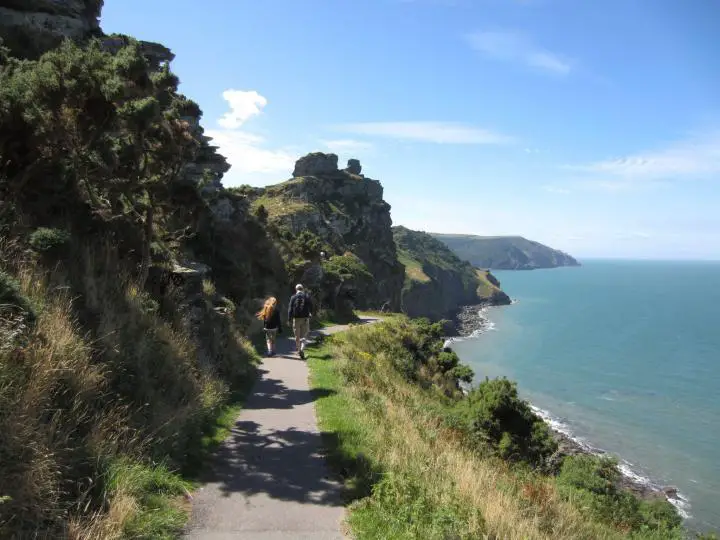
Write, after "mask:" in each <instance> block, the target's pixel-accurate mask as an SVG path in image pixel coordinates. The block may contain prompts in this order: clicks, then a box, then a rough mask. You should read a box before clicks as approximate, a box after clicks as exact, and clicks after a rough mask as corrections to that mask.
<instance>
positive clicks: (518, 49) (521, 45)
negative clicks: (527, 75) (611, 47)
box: [466, 31, 573, 75]
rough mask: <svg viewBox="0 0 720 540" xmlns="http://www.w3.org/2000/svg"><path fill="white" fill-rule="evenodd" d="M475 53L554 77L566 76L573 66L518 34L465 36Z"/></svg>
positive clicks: (481, 33) (490, 33)
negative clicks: (553, 75) (522, 65)
mask: <svg viewBox="0 0 720 540" xmlns="http://www.w3.org/2000/svg"><path fill="white" fill-rule="evenodd" d="M466 40H467V42H468V43H469V44H470V46H471V47H472V48H473V49H475V50H476V51H478V52H480V53H482V54H484V55H485V56H488V57H490V58H494V59H496V60H504V61H507V62H517V63H521V64H525V65H526V66H529V67H532V68H535V69H539V70H541V71H544V72H546V73H552V74H555V75H567V74H568V73H570V71H571V70H572V68H573V66H572V64H571V63H570V61H568V60H567V59H565V58H563V57H562V56H560V55H557V54H554V53H552V52H550V51H546V50H544V49H542V48H539V47H537V46H535V45H534V44H533V43H532V42H531V41H530V40H529V39H528V38H526V37H525V36H524V35H522V34H520V33H518V32H507V31H506V32H475V33H473V34H470V35H468V36H466Z"/></svg>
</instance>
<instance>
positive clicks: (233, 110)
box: [218, 90, 267, 129]
mask: <svg viewBox="0 0 720 540" xmlns="http://www.w3.org/2000/svg"><path fill="white" fill-rule="evenodd" d="M223 98H224V99H225V101H227V102H228V104H229V105H230V110H229V111H228V112H226V113H225V114H224V115H223V117H222V118H220V120H218V124H220V125H221V126H222V127H224V128H226V129H237V128H239V127H240V126H242V125H243V124H244V123H245V122H246V121H247V120H248V119H249V118H252V117H253V116H257V115H259V114H260V113H261V112H262V110H263V108H265V106H266V105H267V99H266V98H264V97H263V96H261V95H260V94H258V93H257V92H256V91H255V90H249V91H246V90H225V91H224V92H223Z"/></svg>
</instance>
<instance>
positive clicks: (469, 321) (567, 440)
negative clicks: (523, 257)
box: [451, 300, 691, 519]
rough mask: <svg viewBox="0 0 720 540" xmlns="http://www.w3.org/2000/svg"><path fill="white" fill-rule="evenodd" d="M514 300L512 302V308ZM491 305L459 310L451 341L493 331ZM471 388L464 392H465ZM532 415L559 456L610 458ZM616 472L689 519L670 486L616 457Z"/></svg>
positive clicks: (554, 422) (559, 425)
mask: <svg viewBox="0 0 720 540" xmlns="http://www.w3.org/2000/svg"><path fill="white" fill-rule="evenodd" d="M515 303H516V300H513V301H512V304H515ZM490 307H493V306H492V304H489V303H484V304H478V305H472V306H462V307H461V308H460V310H459V311H458V314H457V316H456V321H455V326H456V328H457V332H458V335H459V337H457V338H452V339H451V341H457V340H458V339H476V338H479V337H480V336H481V335H482V334H484V333H485V332H487V331H490V330H494V329H495V325H494V323H493V322H492V321H491V320H490V319H489V318H488V317H487V311H488V309H489V308H490ZM470 387H471V385H468V387H466V388H464V389H463V390H464V391H466V392H467V391H468V390H469V388H470ZM530 407H531V408H532V410H533V412H534V413H535V414H537V415H538V416H539V417H540V418H542V419H543V421H545V423H546V424H547V425H548V427H549V428H550V431H551V433H552V435H553V436H554V438H555V440H556V441H557V443H558V456H570V455H578V454H587V455H594V456H604V455H609V454H608V453H607V452H606V451H604V450H602V449H601V448H597V447H595V446H593V445H591V444H589V443H587V442H586V441H584V440H582V439H580V438H578V437H576V436H575V435H573V433H572V431H571V429H570V428H569V427H568V426H566V425H565V424H564V423H563V422H561V421H560V420H558V419H556V418H555V417H553V415H552V414H551V413H550V412H548V411H546V410H543V409H541V408H539V407H537V406H535V405H534V404H532V403H530ZM618 469H619V471H620V473H621V474H620V481H619V487H621V488H622V489H626V490H628V491H630V492H632V493H633V494H634V495H635V496H637V497H639V498H641V499H645V500H654V499H661V500H667V501H668V502H669V503H670V504H672V505H673V506H674V507H675V508H676V509H677V511H678V513H679V514H680V516H682V517H683V519H688V518H690V517H691V515H690V514H689V508H690V504H689V501H688V499H687V498H686V497H684V496H683V495H682V493H680V492H679V491H678V489H677V488H675V487H673V486H663V485H660V484H658V483H656V482H654V481H652V480H651V479H650V478H646V477H644V476H642V475H640V474H638V473H636V472H635V471H633V469H632V464H631V463H629V462H626V461H624V460H622V458H619V457H618Z"/></svg>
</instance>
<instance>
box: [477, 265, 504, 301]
mask: <svg viewBox="0 0 720 540" xmlns="http://www.w3.org/2000/svg"><path fill="white" fill-rule="evenodd" d="M487 274H488V271H487V270H480V269H479V268H476V269H475V275H476V276H477V278H478V281H479V284H478V288H477V293H478V296H479V297H480V298H490V297H491V296H492V295H493V294H494V293H496V292H498V291H499V290H500V289H499V288H498V287H496V286H495V285H493V284H492V283H491V282H490V280H489V279H488V277H487Z"/></svg>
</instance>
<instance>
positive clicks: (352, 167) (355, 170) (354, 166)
mask: <svg viewBox="0 0 720 540" xmlns="http://www.w3.org/2000/svg"><path fill="white" fill-rule="evenodd" d="M345 170H346V171H347V172H349V173H350V174H356V175H360V173H362V165H360V160H359V159H348V163H347V167H346V168H345Z"/></svg>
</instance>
